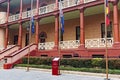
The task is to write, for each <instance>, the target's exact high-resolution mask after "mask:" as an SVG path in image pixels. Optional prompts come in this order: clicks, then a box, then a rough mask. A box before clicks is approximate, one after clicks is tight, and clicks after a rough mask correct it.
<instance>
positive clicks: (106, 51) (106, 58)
mask: <svg viewBox="0 0 120 80" xmlns="http://www.w3.org/2000/svg"><path fill="white" fill-rule="evenodd" d="M107 4H108V3H106V0H104V10H105V60H106V80H109V79H108V47H107V25H106V24H107V22H106V13H107V11H106V5H107Z"/></svg>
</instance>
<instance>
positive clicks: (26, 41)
mask: <svg viewBox="0 0 120 80" xmlns="http://www.w3.org/2000/svg"><path fill="white" fill-rule="evenodd" d="M28 44H29V33H26V36H25V46H27V45H28Z"/></svg>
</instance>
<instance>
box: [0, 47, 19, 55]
mask: <svg viewBox="0 0 120 80" xmlns="http://www.w3.org/2000/svg"><path fill="white" fill-rule="evenodd" d="M16 46H18V47H19V45H14V46H12V47H10V48H6V49H4V50H2V51H0V54H2V53H4V52H6V51H8V50H10V49H12V48H14V47H16Z"/></svg>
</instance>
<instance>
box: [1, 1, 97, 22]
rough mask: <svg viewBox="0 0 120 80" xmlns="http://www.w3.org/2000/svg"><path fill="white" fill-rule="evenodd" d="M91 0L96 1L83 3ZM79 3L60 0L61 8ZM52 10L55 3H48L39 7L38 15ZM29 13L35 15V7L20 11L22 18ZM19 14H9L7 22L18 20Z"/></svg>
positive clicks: (29, 15)
mask: <svg viewBox="0 0 120 80" xmlns="http://www.w3.org/2000/svg"><path fill="white" fill-rule="evenodd" d="M92 1H96V0H84V3H89V2H92ZM79 3H80V0H64V1H62V8H68V7H72V6H76V5H78V4H79ZM59 4H60V3H59ZM54 10H55V3H53V4H49V5H46V6H43V7H40V8H39V15H41V14H45V13H49V12H52V11H54ZM31 13H33V16H35V15H36V8H35V9H33V10H32V11H31V10H30V11H25V12H23V13H22V19H25V18H29V17H31ZM19 16H20V14H15V15H11V16H9V18H8V22H12V21H16V20H19ZM1 21H2V20H0V24H3V23H2V22H1ZM4 23H5V22H4Z"/></svg>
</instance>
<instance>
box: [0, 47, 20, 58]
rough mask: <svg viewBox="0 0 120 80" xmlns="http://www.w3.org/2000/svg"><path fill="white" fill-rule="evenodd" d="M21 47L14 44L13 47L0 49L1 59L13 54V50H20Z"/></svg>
mask: <svg viewBox="0 0 120 80" xmlns="http://www.w3.org/2000/svg"><path fill="white" fill-rule="evenodd" d="M19 49H20V47H19V46H17V45H14V46H12V47H9V48H6V49H4V50H2V51H0V60H1V59H3V58H4V57H5V56H7V55H10V54H12V53H13V52H15V51H17V50H19Z"/></svg>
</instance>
